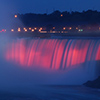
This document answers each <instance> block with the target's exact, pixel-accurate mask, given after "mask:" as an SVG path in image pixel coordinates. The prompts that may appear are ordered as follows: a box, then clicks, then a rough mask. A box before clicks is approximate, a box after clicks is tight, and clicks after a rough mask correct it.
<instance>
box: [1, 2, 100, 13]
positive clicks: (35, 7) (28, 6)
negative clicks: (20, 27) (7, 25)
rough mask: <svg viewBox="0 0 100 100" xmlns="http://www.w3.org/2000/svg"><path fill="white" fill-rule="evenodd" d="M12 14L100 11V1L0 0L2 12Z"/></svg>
mask: <svg viewBox="0 0 100 100" xmlns="http://www.w3.org/2000/svg"><path fill="white" fill-rule="evenodd" d="M1 9H2V11H8V10H9V11H10V12H12V13H30V12H31V13H45V12H46V11H47V12H48V13H51V12H52V11H53V10H54V9H55V10H60V11H80V12H81V11H83V10H88V9H94V10H98V11H100V0H0V10H1Z"/></svg>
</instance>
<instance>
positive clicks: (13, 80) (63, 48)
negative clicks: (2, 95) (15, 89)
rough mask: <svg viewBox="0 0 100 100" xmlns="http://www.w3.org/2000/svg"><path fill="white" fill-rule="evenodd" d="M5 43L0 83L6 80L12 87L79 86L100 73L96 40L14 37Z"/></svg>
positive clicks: (99, 46) (98, 50) (99, 58)
mask: <svg viewBox="0 0 100 100" xmlns="http://www.w3.org/2000/svg"><path fill="white" fill-rule="evenodd" d="M6 44H7V46H6V48H5V49H4V50H3V53H2V54H3V56H4V59H5V60H4V61H2V60H1V61H0V63H1V64H0V65H1V67H0V71H1V76H0V77H1V81H2V84H3V85H4V83H5V81H7V80H8V79H9V80H8V81H7V83H9V84H11V86H12V85H16V84H17V85H21V84H22V86H23V85H25V84H26V85H29V84H65V85H66V84H69V85H71V84H74V85H75V84H78V85H79V84H83V83H84V82H86V81H88V80H90V79H91V80H93V79H95V78H96V77H97V74H96V73H99V74H100V68H99V60H100V40H99V39H97V40H95V39H16V40H11V42H9V43H6ZM2 65H3V66H2ZM4 73H6V74H4ZM2 76H3V77H2ZM31 86H32V85H31Z"/></svg>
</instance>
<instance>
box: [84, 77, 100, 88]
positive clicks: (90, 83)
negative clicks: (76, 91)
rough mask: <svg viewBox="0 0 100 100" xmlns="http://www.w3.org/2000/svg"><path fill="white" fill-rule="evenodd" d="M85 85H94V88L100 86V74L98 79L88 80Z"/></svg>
mask: <svg viewBox="0 0 100 100" xmlns="http://www.w3.org/2000/svg"><path fill="white" fill-rule="evenodd" d="M83 85H85V86H87V87H92V88H100V76H99V77H98V78H97V79H96V80H94V81H88V82H86V83H84V84H83Z"/></svg>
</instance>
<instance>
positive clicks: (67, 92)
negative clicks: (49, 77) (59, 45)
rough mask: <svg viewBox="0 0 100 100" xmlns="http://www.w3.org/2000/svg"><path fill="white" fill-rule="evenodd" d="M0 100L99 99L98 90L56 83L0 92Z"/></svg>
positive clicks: (99, 93) (99, 91)
mask: <svg viewBox="0 0 100 100" xmlns="http://www.w3.org/2000/svg"><path fill="white" fill-rule="evenodd" d="M19 90H20V91H19ZM0 100H100V90H98V89H92V88H87V87H83V86H57V85H55V86H38V87H37V88H36V87H34V88H20V89H19V88H17V89H15V92H6V93H3V92H2V93H0Z"/></svg>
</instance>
